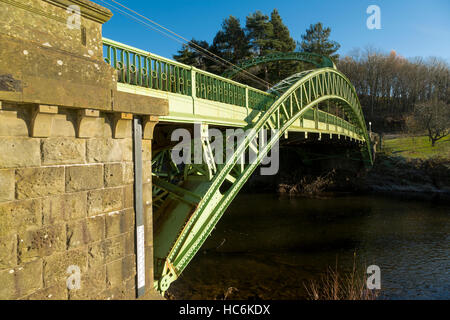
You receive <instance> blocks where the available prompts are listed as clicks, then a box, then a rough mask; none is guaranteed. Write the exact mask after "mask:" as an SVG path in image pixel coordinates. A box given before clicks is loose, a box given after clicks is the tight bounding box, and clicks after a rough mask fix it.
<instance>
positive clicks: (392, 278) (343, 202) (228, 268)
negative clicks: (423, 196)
mask: <svg viewBox="0 0 450 320" xmlns="http://www.w3.org/2000/svg"><path fill="white" fill-rule="evenodd" d="M449 231H450V204H449V203H439V204H438V203H433V202H431V201H428V202H427V201H413V200H405V199H398V198H394V197H387V196H340V197H330V198H321V199H306V198H300V197H295V198H290V197H285V196H278V195H273V194H243V195H239V196H238V197H237V198H236V199H235V201H234V202H233V203H232V205H231V206H230V208H229V209H228V210H227V212H226V213H225V215H224V217H223V218H222V220H221V221H220V222H219V224H218V225H217V227H216V229H215V230H214V232H213V233H212V235H211V237H210V238H209V239H208V241H207V242H206V243H205V245H204V246H203V248H202V250H201V251H200V252H199V253H198V254H197V256H196V257H195V258H194V259H193V261H192V262H191V263H190V265H189V266H188V267H187V268H186V270H185V271H184V273H183V274H182V275H181V277H180V278H179V279H178V280H177V281H176V282H175V283H173V284H172V286H171V288H170V291H169V292H170V293H171V294H172V295H173V296H174V297H175V298H176V299H216V298H221V295H223V293H224V292H225V291H226V290H227V289H228V288H230V287H234V288H236V289H238V290H239V291H236V292H234V293H233V294H232V295H230V296H229V298H231V299H269V300H270V299H289V300H292V299H307V298H308V297H307V293H306V290H305V286H304V284H305V282H307V281H309V280H317V279H319V278H320V275H322V274H323V272H324V271H326V269H327V268H328V267H329V266H331V267H334V266H336V265H337V266H339V268H343V270H347V269H348V268H351V266H352V265H353V262H354V260H355V259H354V256H355V254H356V260H357V264H358V265H359V266H364V267H366V266H369V265H377V266H379V267H380V269H381V287H382V290H381V295H380V297H379V299H450V235H449Z"/></svg>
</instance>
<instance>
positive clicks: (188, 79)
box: [103, 38, 276, 109]
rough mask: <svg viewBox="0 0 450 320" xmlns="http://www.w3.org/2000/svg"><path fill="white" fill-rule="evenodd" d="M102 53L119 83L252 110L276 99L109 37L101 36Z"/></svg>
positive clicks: (272, 95) (266, 106) (262, 107)
mask: <svg viewBox="0 0 450 320" xmlns="http://www.w3.org/2000/svg"><path fill="white" fill-rule="evenodd" d="M103 52H104V56H105V62H106V63H108V64H109V65H111V66H112V67H113V68H114V69H116V70H117V73H118V79H117V80H118V82H121V83H126V84H131V85H136V86H141V87H145V88H150V89H154V90H161V91H166V92H171V93H177V94H182V95H186V96H193V97H195V98H200V99H205V100H210V101H217V102H222V103H226V104H231V105H236V106H241V107H252V108H255V109H264V108H268V107H269V106H270V105H271V104H272V103H273V102H275V99H276V96H275V95H274V94H270V93H266V92H264V91H261V90H258V89H255V88H252V87H249V86H246V85H244V84H241V83H239V82H235V81H232V80H229V79H226V78H222V77H220V76H217V75H215V74H212V73H209V72H206V71H203V70H200V69H197V68H195V67H191V66H188V65H184V64H182V63H178V62H176V61H173V60H170V59H166V58H163V57H160V56H157V55H155V54H152V53H150V52H146V51H143V50H140V49H137V48H133V47H130V46H127V45H125V44H122V43H119V42H116V41H113V40H109V39H105V38H103ZM193 88H194V89H193ZM193 93H195V95H194V94H193Z"/></svg>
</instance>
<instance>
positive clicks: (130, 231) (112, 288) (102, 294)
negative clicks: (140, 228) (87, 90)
mask: <svg viewBox="0 0 450 320" xmlns="http://www.w3.org/2000/svg"><path fill="white" fill-rule="evenodd" d="M31 114H32V108H31V107H27V106H17V105H14V104H5V103H3V105H2V110H0V151H1V152H0V283H2V285H1V286H0V299H93V298H98V299H120V298H127V299H132V298H135V296H136V290H135V274H136V257H135V232H134V222H135V214H134V209H133V207H134V205H133V183H134V171H133V162H132V161H133V154H132V150H133V148H132V147H133V141H132V131H131V130H132V128H131V125H130V126H128V129H127V130H125V135H124V137H123V139H114V138H112V136H113V123H114V122H113V119H112V115H111V114H100V115H99V117H98V118H97V122H98V124H97V126H95V127H93V129H91V131H90V135H91V137H90V138H85V139H82V138H76V135H75V132H76V127H75V126H74V121H73V119H74V118H76V112H75V111H71V110H60V111H59V113H58V114H57V115H56V116H55V118H54V120H53V126H52V134H51V136H49V137H47V138H30V137H29V135H30V132H29V131H28V128H29V127H30V124H31V121H32V117H31ZM130 123H131V121H130ZM150 142H151V141H150V140H144V141H143V160H144V168H145V169H146V170H144V177H143V178H144V181H145V182H146V184H149V183H150V182H151V180H150V179H151V171H150V168H151V162H150V160H151V143H150ZM150 186H151V185H150ZM144 190H147V194H146V195H144V199H145V200H146V203H145V205H146V207H147V217H148V219H147V224H146V227H147V243H148V246H147V249H148V250H147V256H148V257H147V260H148V262H150V264H148V266H149V267H150V268H151V266H152V263H151V261H152V257H151V252H152V251H151V234H152V231H151V227H152V223H151V203H148V202H149V201H151V188H149V187H147V188H146V187H145V186H144ZM148 192H150V194H148ZM149 199H150V200H149ZM70 266H78V267H79V268H80V271H81V289H80V290H69V289H68V287H67V284H66V281H67V279H68V277H69V276H70V274H68V273H67V271H68V268H69V267H70ZM148 276H149V277H150V276H151V270H149V273H148ZM149 280H151V279H149ZM148 285H149V286H151V285H152V284H151V282H149V283H148Z"/></svg>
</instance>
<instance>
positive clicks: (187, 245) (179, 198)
mask: <svg viewBox="0 0 450 320" xmlns="http://www.w3.org/2000/svg"><path fill="white" fill-rule="evenodd" d="M273 90H274V92H276V93H277V94H278V99H277V100H276V101H275V102H274V103H273V104H272V105H271V106H270V107H269V108H268V109H267V110H266V111H263V112H262V115H261V116H260V117H259V118H258V119H257V120H256V121H255V122H251V123H250V124H249V126H248V128H251V129H253V130H251V131H250V132H251V133H250V134H249V135H247V136H245V138H244V140H243V141H242V142H241V143H240V144H239V145H238V146H237V149H236V151H235V152H234V154H233V156H232V157H230V159H228V160H227V161H226V163H225V164H224V165H222V166H221V167H220V168H218V169H217V170H216V171H215V172H214V173H213V174H212V176H210V177H206V176H205V177H204V179H203V180H202V179H199V175H198V173H199V172H201V171H202V170H200V171H197V172H195V170H194V171H191V173H194V174H193V176H194V175H195V179H194V178H192V179H191V177H192V176H190V175H186V174H185V178H186V180H185V181H184V183H183V185H181V186H180V185H177V186H171V185H170V183H168V182H165V181H163V180H162V179H159V178H157V177H155V178H154V180H153V183H154V185H155V186H156V187H158V188H160V189H161V190H164V191H166V192H167V193H173V194H174V196H173V197H170V196H168V197H167V198H166V200H165V202H164V204H163V205H162V206H161V207H160V210H162V215H161V214H160V216H163V218H162V219H161V220H160V221H161V223H160V224H159V225H158V226H157V227H156V228H155V235H154V256H155V287H156V289H157V290H159V291H160V292H164V291H166V290H167V289H168V288H169V286H170V284H171V283H172V282H173V281H175V280H176V279H177V278H178V276H179V275H180V274H181V272H183V270H184V269H185V268H186V266H187V265H188V264H189V262H190V261H191V260H192V259H193V257H194V256H195V254H196V253H197V252H198V250H199V249H200V248H201V246H202V245H203V243H204V242H205V241H206V239H207V237H208V236H209V235H210V234H211V232H212V230H213V229H214V227H215V226H216V224H217V223H218V221H219V220H220V218H221V217H222V215H223V214H224V212H225V210H226V209H227V208H228V206H229V205H230V203H231V202H232V201H233V199H234V198H235V196H236V195H237V194H238V192H239V191H240V190H241V188H242V187H243V185H244V184H245V182H246V181H247V180H248V179H249V177H250V176H251V174H252V173H253V172H254V170H255V169H256V168H257V167H258V166H259V164H260V163H261V161H262V159H263V158H264V157H265V155H267V153H268V152H269V151H270V149H271V148H272V147H273V145H274V144H275V143H276V142H277V141H278V139H279V138H280V137H281V136H282V135H283V134H284V132H285V131H286V130H288V129H289V127H290V126H291V125H292V124H293V123H294V122H295V121H296V120H298V119H300V118H302V117H303V116H304V115H305V114H306V113H307V112H308V110H310V109H312V108H314V107H315V106H317V105H318V104H319V103H322V102H325V101H335V102H338V103H339V104H340V105H341V106H342V107H343V108H344V110H345V112H346V113H347V115H348V116H349V118H350V120H351V122H352V124H353V125H354V126H355V129H356V130H357V132H358V134H359V138H360V139H359V140H360V141H361V144H362V146H361V149H362V152H363V155H364V158H365V159H366V161H367V162H369V163H372V154H371V148H370V140H369V136H368V132H367V128H366V124H365V120H364V116H363V113H362V110H361V105H360V103H359V100H358V97H357V95H356V92H355V89H354V87H353V85H352V84H351V83H350V81H349V80H348V79H347V78H346V77H345V76H344V75H343V74H342V73H340V72H339V71H338V70H336V69H334V68H321V69H316V70H311V71H306V72H302V73H299V74H296V75H293V76H291V77H289V78H287V79H285V80H283V81H282V82H280V83H279V84H278V85H277V86H275V87H274V88H273ZM265 128H271V129H277V131H276V134H273V135H272V136H271V137H270V140H269V141H268V143H267V144H266V145H265V146H264V147H263V149H262V150H260V152H259V154H258V156H257V160H256V161H255V162H253V163H249V164H246V165H245V166H242V165H241V164H239V163H238V160H239V159H241V157H242V156H243V155H245V153H246V152H247V151H248V150H249V148H251V147H252V144H253V142H254V141H255V139H256V137H257V136H256V135H257V134H258V133H259V131H260V130H262V129H265ZM330 133H334V132H330ZM225 184H228V185H229V186H228V187H227V188H223V186H224V185H225ZM224 189H225V191H224Z"/></svg>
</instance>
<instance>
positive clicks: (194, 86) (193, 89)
mask: <svg viewBox="0 0 450 320" xmlns="http://www.w3.org/2000/svg"><path fill="white" fill-rule="evenodd" d="M195 79H196V72H195V68H194V67H191V95H192V114H195V100H196V98H197V83H196V80H195Z"/></svg>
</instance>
